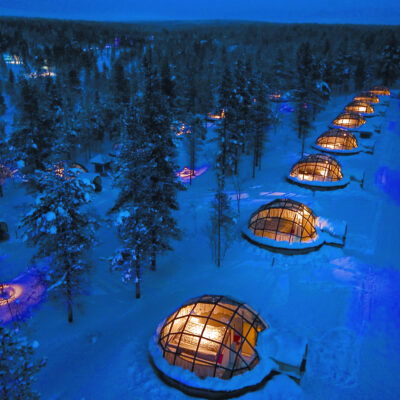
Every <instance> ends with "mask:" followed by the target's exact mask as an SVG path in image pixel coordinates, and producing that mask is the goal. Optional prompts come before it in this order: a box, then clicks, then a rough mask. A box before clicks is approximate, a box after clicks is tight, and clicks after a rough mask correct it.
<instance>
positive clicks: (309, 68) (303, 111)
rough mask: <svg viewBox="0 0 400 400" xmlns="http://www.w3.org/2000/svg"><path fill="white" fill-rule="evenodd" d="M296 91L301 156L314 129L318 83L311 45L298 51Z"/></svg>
mask: <svg viewBox="0 0 400 400" xmlns="http://www.w3.org/2000/svg"><path fill="white" fill-rule="evenodd" d="M296 55H297V60H296V66H297V75H296V90H295V91H294V104H295V124H296V127H297V134H298V137H299V138H300V139H301V154H303V153H304V146H305V138H306V136H307V134H308V132H309V131H310V130H311V127H312V118H313V104H312V100H313V95H314V90H315V86H316V82H315V80H314V78H313V72H314V68H315V67H314V59H313V56H312V52H311V48H310V44H309V43H308V42H305V43H302V44H301V45H300V46H299V48H298V50H297V54H296Z"/></svg>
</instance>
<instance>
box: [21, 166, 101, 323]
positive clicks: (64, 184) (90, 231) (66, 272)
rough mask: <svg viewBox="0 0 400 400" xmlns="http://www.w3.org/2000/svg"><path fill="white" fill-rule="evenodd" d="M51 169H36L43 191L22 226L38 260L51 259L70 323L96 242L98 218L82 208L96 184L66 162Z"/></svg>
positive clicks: (51, 273)
mask: <svg viewBox="0 0 400 400" xmlns="http://www.w3.org/2000/svg"><path fill="white" fill-rule="evenodd" d="M51 168H52V167H48V168H47V171H36V174H35V176H36V177H35V180H36V186H37V187H38V188H39V189H40V192H41V193H40V194H39V195H38V196H37V198H36V201H35V203H34V204H33V205H32V208H31V210H30V211H29V212H28V213H27V214H26V215H25V217H24V218H23V219H22V222H21V227H22V228H23V229H24V240H26V241H27V242H28V243H29V244H30V245H32V246H35V248H36V253H35V255H34V259H39V258H45V257H49V258H50V264H51V267H50V269H49V271H48V279H49V281H50V282H51V283H52V285H53V288H57V289H58V291H59V292H60V293H61V296H62V297H63V298H64V299H65V300H66V303H67V313H68V322H73V319H74V316H73V305H74V299H75V297H76V295H77V294H79V293H80V290H81V285H82V278H83V274H84V273H85V272H87V271H88V269H89V264H88V262H87V257H86V252H87V250H89V249H90V248H91V247H92V246H93V244H94V228H95V226H96V223H95V218H94V217H93V216H92V215H90V214H89V212H87V211H86V210H82V207H83V206H84V205H85V204H87V203H88V202H89V201H90V194H89V193H90V191H91V189H92V186H91V184H90V182H89V181H88V180H86V179H81V178H79V177H78V176H77V175H76V174H75V173H74V172H73V171H72V170H70V169H68V168H67V167H66V166H65V165H64V166H61V165H58V169H57V170H54V169H51ZM49 169H50V170H49Z"/></svg>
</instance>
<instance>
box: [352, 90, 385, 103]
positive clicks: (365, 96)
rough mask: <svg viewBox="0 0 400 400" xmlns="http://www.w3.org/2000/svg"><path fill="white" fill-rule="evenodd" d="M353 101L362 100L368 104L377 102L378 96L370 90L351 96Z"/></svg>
mask: <svg viewBox="0 0 400 400" xmlns="http://www.w3.org/2000/svg"><path fill="white" fill-rule="evenodd" d="M353 101H364V102H366V103H370V104H378V103H379V97H378V96H375V95H374V94H372V93H371V92H362V93H360V94H358V95H357V96H355V97H354V98H353Z"/></svg>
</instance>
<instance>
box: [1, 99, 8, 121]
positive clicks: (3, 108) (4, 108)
mask: <svg viewBox="0 0 400 400" xmlns="http://www.w3.org/2000/svg"><path fill="white" fill-rule="evenodd" d="M6 111H7V106H6V103H5V101H4V96H3V95H2V94H1V93H0V117H2V116H3V115H4V114H5V113H6Z"/></svg>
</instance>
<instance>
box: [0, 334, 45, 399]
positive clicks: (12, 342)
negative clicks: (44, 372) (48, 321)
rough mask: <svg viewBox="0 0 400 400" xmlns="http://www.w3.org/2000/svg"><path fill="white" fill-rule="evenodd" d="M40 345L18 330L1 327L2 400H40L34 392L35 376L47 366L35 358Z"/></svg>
mask: <svg viewBox="0 0 400 400" xmlns="http://www.w3.org/2000/svg"><path fill="white" fill-rule="evenodd" d="M37 345H38V343H37V342H36V341H34V342H30V341H28V339H27V338H25V337H24V336H23V335H21V333H20V331H19V329H18V328H6V327H3V326H0V398H1V399H2V400H38V399H39V398H40V396H39V394H38V393H36V392H35V391H33V388H32V385H33V383H34V382H35V375H36V374H37V373H38V372H39V371H40V369H41V368H42V367H44V366H45V360H44V359H36V358H35V357H34V353H35V348H36V347H37Z"/></svg>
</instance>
